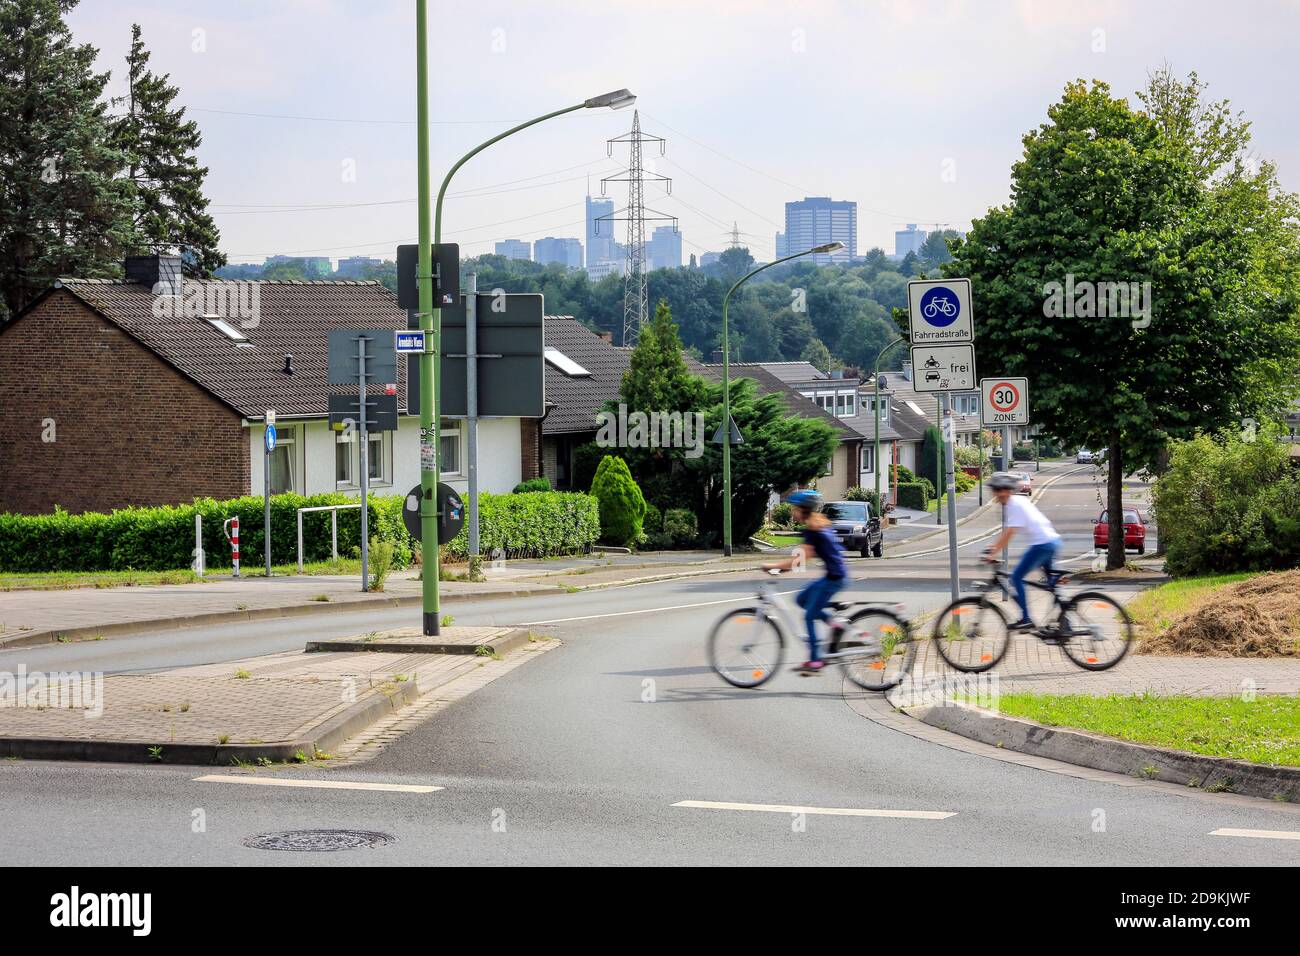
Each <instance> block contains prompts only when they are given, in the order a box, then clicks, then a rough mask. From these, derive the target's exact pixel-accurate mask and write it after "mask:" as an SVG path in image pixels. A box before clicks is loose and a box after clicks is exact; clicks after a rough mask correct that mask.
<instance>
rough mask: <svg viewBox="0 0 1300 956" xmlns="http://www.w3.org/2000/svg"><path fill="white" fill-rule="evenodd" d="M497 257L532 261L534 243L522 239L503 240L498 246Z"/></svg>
mask: <svg viewBox="0 0 1300 956" xmlns="http://www.w3.org/2000/svg"><path fill="white" fill-rule="evenodd" d="M496 250H497V255H499V256H505V257H506V258H507V259H531V258H532V257H533V247H532V243H529V242H526V241H524V240H522V239H502V240H501V241H500V242H498V243H497V245H496Z"/></svg>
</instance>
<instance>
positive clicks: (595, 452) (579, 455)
mask: <svg viewBox="0 0 1300 956" xmlns="http://www.w3.org/2000/svg"><path fill="white" fill-rule="evenodd" d="M608 454H609V449H608V448H601V447H600V446H599V445H597V444H596V443H595V442H594V441H589V442H587V443H586V444H585V445H579V446H577V447H576V448H574V449H573V475H572V476H571V479H570V482H569V483H570V485H571V486H572V488H573V490H574V491H590V490H591V482H592V479H594V478H595V477H596V469H597V468H599V467H600V462H601V460H602V459H603V458H604V457H605V456H606V455H608Z"/></svg>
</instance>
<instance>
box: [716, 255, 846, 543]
mask: <svg viewBox="0 0 1300 956" xmlns="http://www.w3.org/2000/svg"><path fill="white" fill-rule="evenodd" d="M843 248H844V243H842V242H828V243H826V244H825V245H823V246H814V247H813V248H811V249H809V250H807V251H805V252H796V253H795V254H794V255H792V256H783V257H782V258H780V259H775V260H773V261H772V262H769V263H767V264H766V265H762V266H759V267H758V268H757V269H753V270H751V271H750V272H747V273H746V274H745V275H743V276H741V277H740V278H739V279H737V280H736V284H735V285H733V286H732V287H731V288H730V289H728V290H727V294H726V295H724V296H723V297H722V553H723V554H724V555H726V556H727V557H730V556H731V348H730V345H729V344H728V338H727V303H728V302H729V301H730V300H731V294H732V293H733V292H735V291H736V290H737V289H739V288H740V287H741V286H742V285H744V284H745V283H746V282H747V281H749V280H750V279H752V278H753V277H754V276H756V275H758V274H759V273H760V272H762V271H763V270H764V269H770V268H772V266H777V265H780V264H781V263H783V262H789V261H790V260H791V259H798V258H801V257H802V256H811V255H814V254H816V255H825V254H826V253H828V252H839V251H840V250H841V249H843Z"/></svg>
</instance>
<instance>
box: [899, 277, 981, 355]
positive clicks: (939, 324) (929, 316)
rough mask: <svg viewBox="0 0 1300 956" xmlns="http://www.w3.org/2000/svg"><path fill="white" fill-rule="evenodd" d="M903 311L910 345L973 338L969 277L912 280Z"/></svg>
mask: <svg viewBox="0 0 1300 956" xmlns="http://www.w3.org/2000/svg"><path fill="white" fill-rule="evenodd" d="M907 312H908V318H909V320H910V321H909V322H908V326H909V333H910V335H911V340H912V344H913V345H945V344H951V343H956V342H973V341H975V323H974V314H973V312H972V310H971V304H970V279H913V280H912V281H911V282H909V283H908V284H907Z"/></svg>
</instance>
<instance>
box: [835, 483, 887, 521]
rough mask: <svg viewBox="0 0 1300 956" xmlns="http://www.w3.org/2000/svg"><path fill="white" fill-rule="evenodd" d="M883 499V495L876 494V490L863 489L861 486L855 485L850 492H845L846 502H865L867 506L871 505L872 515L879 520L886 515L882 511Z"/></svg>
mask: <svg viewBox="0 0 1300 956" xmlns="http://www.w3.org/2000/svg"><path fill="white" fill-rule="evenodd" d="M882 497H883V496H882V495H878V494H876V489H874V488H863V487H862V486H861V485H854V486H853V487H852V488H850V489H849V490H848V491H846V492H844V500H845V501H865V502H867V504H869V505H871V514H872V516H873V517H876V518H879V517H880V516H881V515H882V514H884V512H883V511H881V510H880V499H881V498H882Z"/></svg>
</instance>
